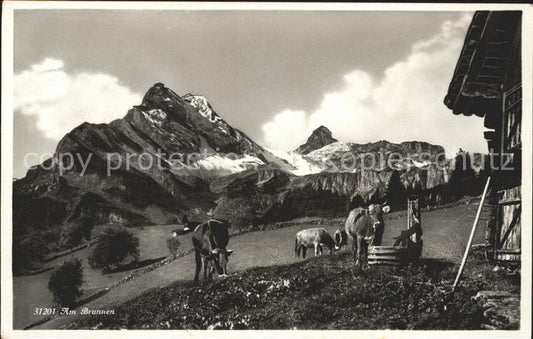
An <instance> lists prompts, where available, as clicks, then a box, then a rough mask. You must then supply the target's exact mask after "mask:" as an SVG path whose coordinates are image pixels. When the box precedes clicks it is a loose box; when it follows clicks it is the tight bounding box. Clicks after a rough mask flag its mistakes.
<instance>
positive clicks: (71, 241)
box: [59, 222, 83, 249]
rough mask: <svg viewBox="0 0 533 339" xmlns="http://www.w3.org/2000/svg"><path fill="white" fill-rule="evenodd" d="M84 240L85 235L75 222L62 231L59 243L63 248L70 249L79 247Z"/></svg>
mask: <svg viewBox="0 0 533 339" xmlns="http://www.w3.org/2000/svg"><path fill="white" fill-rule="evenodd" d="M82 240H83V234H82V232H81V229H80V227H79V225H78V224H77V223H75V222H71V223H68V224H66V225H65V226H64V227H63V228H62V229H61V235H60V240H59V243H60V245H61V247H62V248H70V249H72V248H73V247H76V246H78V245H79V244H81V241H82Z"/></svg>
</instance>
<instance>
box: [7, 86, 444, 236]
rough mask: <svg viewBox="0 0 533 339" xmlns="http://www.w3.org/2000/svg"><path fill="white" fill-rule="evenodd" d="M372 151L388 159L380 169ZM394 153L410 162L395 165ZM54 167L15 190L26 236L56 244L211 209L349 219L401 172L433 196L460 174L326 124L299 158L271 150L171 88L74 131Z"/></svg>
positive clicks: (202, 101)
mask: <svg viewBox="0 0 533 339" xmlns="http://www.w3.org/2000/svg"><path fill="white" fill-rule="evenodd" d="M421 153H424V154H426V157H425V158H423V159H422V158H418V157H417V155H420V154H421ZM68 154H72V155H75V156H73V157H65V155H68ZM363 154H367V155H368V154H370V155H372V156H374V157H376V158H378V159H380V161H378V162H376V163H375V164H369V163H368V161H369V160H368V159H366V158H365V157H361V155H363ZM394 154H399V155H400V156H401V157H402V159H401V160H400V161H396V162H394V161H393V163H394V165H393V166H392V167H391V166H385V165H386V164H387V162H388V161H389V160H390V159H391V157H393V155H394ZM295 159H296V160H297V161H294V160H295ZM346 159H348V160H350V159H352V160H353V161H352V162H353V163H352V164H348V165H349V166H346V165H347V163H346ZM44 164H45V165H53V166H47V167H48V169H45V168H41V167H35V168H33V169H30V170H29V171H28V173H27V175H26V176H25V177H24V178H22V179H19V180H16V181H14V183H13V225H14V235H15V237H16V238H24V237H27V236H29V235H30V234H32V233H35V232H38V233H39V232H41V233H43V234H44V233H46V234H48V235H49V236H50V237H52V238H54V237H57V235H58V234H60V233H61V230H62V229H63V228H64V226H65V225H67V224H69V223H73V222H77V220H80V218H82V217H84V216H91V217H92V218H93V219H95V220H96V222H97V223H104V224H119V225H125V226H135V225H148V224H168V223H176V222H179V221H180V220H181V218H182V217H183V215H185V214H187V215H188V216H189V218H190V219H193V220H194V219H199V220H203V219H205V218H206V217H207V215H208V211H214V212H213V213H214V214H215V216H217V217H223V218H227V219H230V220H232V221H233V222H235V224H237V225H239V226H246V225H254V224H257V223H262V222H263V223H264V222H272V221H276V220H287V219H290V218H293V217H298V216H303V215H313V214H315V215H335V216H341V215H344V213H345V212H346V210H347V208H348V207H349V206H350V204H352V203H353V201H354V200H357V201H363V202H365V201H366V202H368V201H371V200H372V199H384V197H385V194H386V191H387V187H388V184H389V181H390V180H391V176H392V175H393V173H395V172H397V173H398V175H399V178H400V180H401V183H402V185H403V186H404V187H405V188H406V189H412V190H414V189H418V190H420V189H421V190H431V189H434V188H435V187H439V186H440V185H442V184H444V183H446V182H447V181H448V179H449V175H450V164H449V161H448V160H446V159H445V158H444V150H443V149H442V147H440V146H436V145H431V144H428V143H424V142H418V141H412V142H404V143H400V144H394V143H390V142H387V141H378V142H374V143H367V144H356V143H342V142H339V141H337V140H336V139H335V138H333V136H332V134H331V132H330V131H329V130H328V129H327V128H326V127H324V126H321V127H319V128H318V129H317V130H315V131H314V132H313V134H312V135H311V136H310V137H309V139H308V141H307V143H306V144H304V145H302V146H300V147H299V148H298V150H297V151H295V152H292V153H291V154H281V152H274V151H270V150H267V149H265V148H264V147H262V146H261V145H259V144H257V143H256V142H255V141H253V140H252V139H251V138H250V137H248V136H247V135H246V134H245V133H243V132H242V131H240V130H238V129H235V128H233V127H232V126H231V125H230V124H228V123H227V122H226V121H225V120H224V119H223V118H222V117H221V116H220V115H219V114H217V113H216V112H215V110H214V109H213V107H212V106H211V104H210V103H209V102H208V100H207V99H206V98H205V97H203V96H201V95H193V94H186V95H184V96H179V95H178V94H176V93H175V92H174V91H172V90H171V89H169V88H167V87H165V86H164V84H162V83H157V84H155V85H154V86H153V87H151V88H150V89H149V90H148V91H147V93H146V95H145V96H144V98H143V100H142V102H141V104H140V105H137V106H134V107H132V108H131V109H130V110H129V111H128V112H127V114H126V115H125V116H124V118H122V119H117V120H114V121H112V122H110V123H109V124H91V123H83V124H81V125H80V126H78V127H76V128H75V129H73V130H72V131H71V132H69V133H67V134H66V135H65V137H64V138H62V139H61V140H60V142H59V143H58V145H57V148H56V153H55V155H54V157H53V158H51V159H48V160H46V161H45V163H44ZM370 165H372V166H370ZM54 239H55V238H54ZM54 239H52V240H51V241H50V242H51V243H53V242H54ZM55 240H57V239H55Z"/></svg>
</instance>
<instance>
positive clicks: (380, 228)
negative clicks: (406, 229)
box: [344, 204, 390, 267]
mask: <svg viewBox="0 0 533 339" xmlns="http://www.w3.org/2000/svg"><path fill="white" fill-rule="evenodd" d="M389 211H390V207H389V206H386V205H379V204H372V205H370V206H369V207H368V208H367V209H364V208H356V209H353V210H352V211H350V214H349V215H348V218H346V223H345V224H344V230H345V231H346V234H347V235H348V237H349V238H350V239H351V240H352V250H353V252H354V253H353V256H354V261H355V265H356V266H359V265H361V264H362V263H363V264H364V266H365V267H366V266H367V265H368V262H367V256H368V246H369V245H372V246H380V245H381V241H382V238H383V232H384V230H385V222H384V221H383V214H384V213H389ZM363 258H364V262H363Z"/></svg>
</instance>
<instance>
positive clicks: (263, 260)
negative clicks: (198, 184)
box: [33, 204, 483, 329]
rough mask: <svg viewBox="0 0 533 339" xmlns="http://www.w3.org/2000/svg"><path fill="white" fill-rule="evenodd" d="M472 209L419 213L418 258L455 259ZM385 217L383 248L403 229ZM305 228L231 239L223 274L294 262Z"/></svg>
mask: <svg viewBox="0 0 533 339" xmlns="http://www.w3.org/2000/svg"><path fill="white" fill-rule="evenodd" d="M475 208H476V206H475V204H471V205H464V206H458V207H453V208H447V209H441V210H435V211H430V212H424V213H423V214H422V223H423V230H424V234H423V239H424V244H425V247H424V252H423V256H424V257H431V258H446V259H447V260H450V261H456V262H457V261H459V260H460V257H461V254H462V252H463V250H464V247H465V245H466V241H467V237H468V234H469V232H470V227H471V223H472V220H473V215H474V214H475ZM389 218H392V219H389ZM389 218H387V219H389V220H387V219H386V233H385V235H384V244H385V245H389V244H391V243H392V238H393V237H394V236H396V235H398V234H399V232H400V231H401V230H403V229H405V227H406V218H405V212H399V213H395V214H393V215H391V216H390V217H389ZM308 227H309V225H305V224H301V225H295V226H289V227H285V228H281V229H277V230H269V231H262V232H252V233H245V234H242V235H239V236H235V237H233V238H232V239H231V241H230V245H229V246H228V247H229V248H232V249H233V250H234V251H235V252H234V254H233V255H232V256H231V258H230V263H229V265H228V270H229V272H236V271H241V270H245V269H248V268H252V267H260V266H270V265H281V264H287V263H291V262H294V261H296V260H297V259H296V258H295V257H294V234H295V233H296V232H297V231H298V230H301V229H305V228H308ZM313 227H315V226H313ZM322 227H325V228H326V229H328V230H329V231H330V232H334V231H335V229H337V228H339V227H341V224H340V223H339V222H338V221H335V222H334V223H333V222H332V221H330V222H328V221H327V220H325V221H324V225H322ZM481 229H482V228H481ZM481 233H482V232H478V234H477V236H476V238H477V239H476V241H475V242H479V241H481V239H482V238H483V234H481ZM189 237H190V235H184V236H182V246H184V248H183V249H185V247H187V248H188V247H190V244H189V243H190V241H189ZM308 253H309V252H308ZM308 260H309V259H308ZM311 260H312V259H311ZM194 268H195V264H194V255H193V254H190V255H187V256H184V257H182V258H179V259H177V260H175V261H173V262H172V263H170V264H168V265H165V266H162V267H160V268H158V269H156V270H154V271H151V272H148V273H147V274H145V275H142V276H140V277H137V278H136V279H134V280H131V281H129V282H127V283H125V284H123V285H121V286H119V287H117V288H115V289H113V290H111V291H110V292H109V293H107V294H106V295H105V296H103V297H101V298H99V299H96V300H94V301H91V302H89V303H87V304H85V305H84V306H83V307H87V308H89V309H109V308H110V307H111V306H112V305H116V304H118V303H122V302H124V301H127V300H129V299H131V298H133V297H136V296H138V295H140V294H142V293H144V292H145V291H146V290H148V289H151V288H157V287H163V286H166V285H168V284H170V283H172V282H175V281H178V280H186V281H188V280H191V279H192V278H193V277H194ZM72 317H73V316H63V317H59V318H56V319H53V320H51V321H49V322H47V323H44V324H42V325H40V326H37V327H34V328H33V329H53V328H55V329H57V328H60V327H61V326H63V325H64V324H67V323H68V322H70V321H71V320H72Z"/></svg>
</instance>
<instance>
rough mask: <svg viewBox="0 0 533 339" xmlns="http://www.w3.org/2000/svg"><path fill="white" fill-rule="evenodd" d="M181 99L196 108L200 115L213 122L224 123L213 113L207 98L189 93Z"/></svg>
mask: <svg viewBox="0 0 533 339" xmlns="http://www.w3.org/2000/svg"><path fill="white" fill-rule="evenodd" d="M181 98H182V99H183V100H185V101H187V102H188V103H190V104H191V105H192V106H193V107H194V108H196V109H197V110H198V113H200V114H201V115H202V116H203V117H204V118H207V119H209V120H210V121H211V122H221V121H222V118H220V117H219V116H218V114H216V113H215V111H213V109H212V108H211V105H210V104H209V102H208V101H207V98H206V97H204V96H202V95H193V94H190V93H189V94H185V95H184V96H182V97H181Z"/></svg>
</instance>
